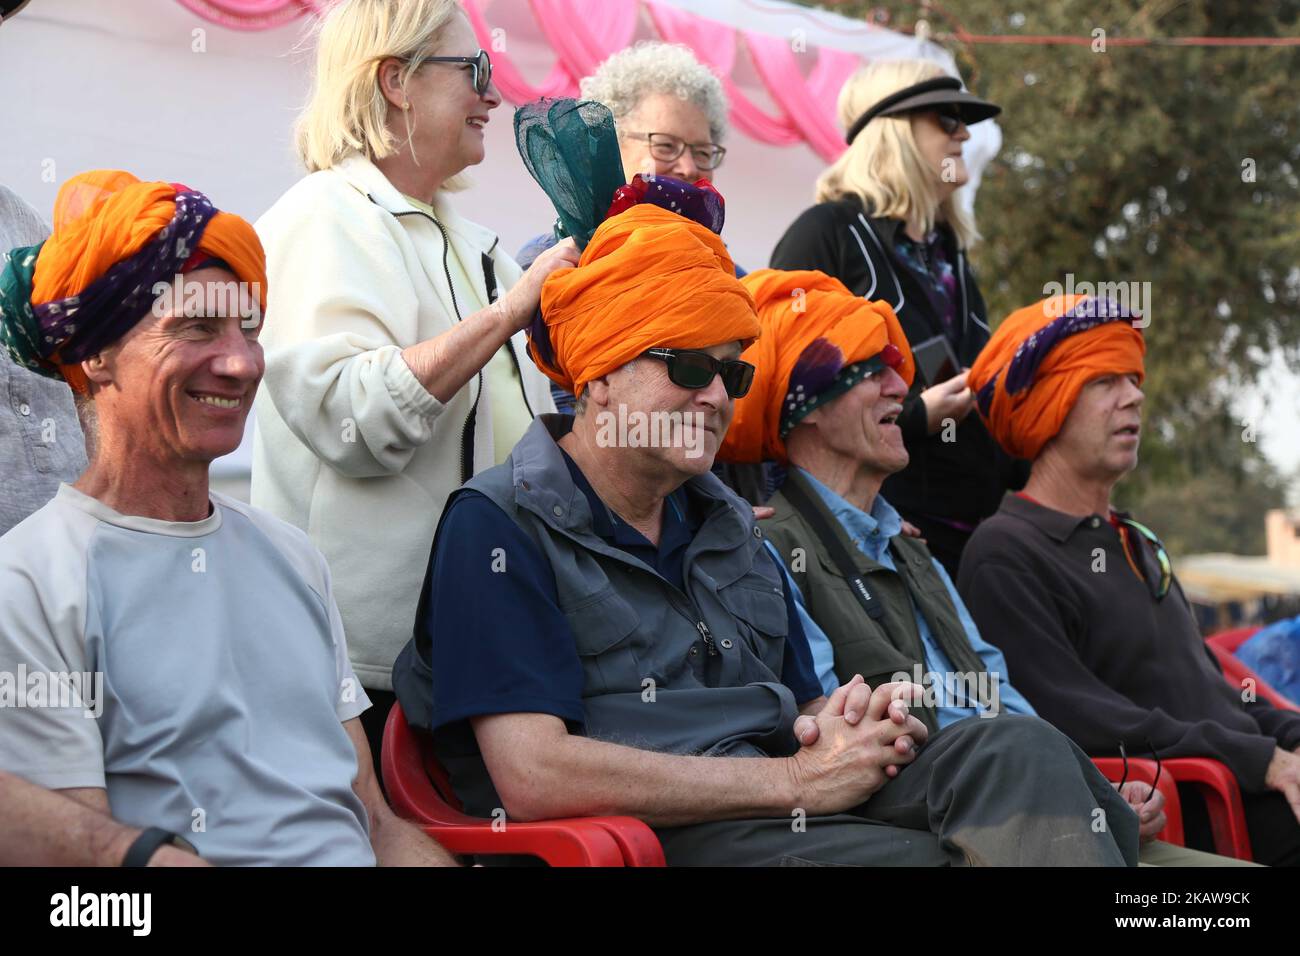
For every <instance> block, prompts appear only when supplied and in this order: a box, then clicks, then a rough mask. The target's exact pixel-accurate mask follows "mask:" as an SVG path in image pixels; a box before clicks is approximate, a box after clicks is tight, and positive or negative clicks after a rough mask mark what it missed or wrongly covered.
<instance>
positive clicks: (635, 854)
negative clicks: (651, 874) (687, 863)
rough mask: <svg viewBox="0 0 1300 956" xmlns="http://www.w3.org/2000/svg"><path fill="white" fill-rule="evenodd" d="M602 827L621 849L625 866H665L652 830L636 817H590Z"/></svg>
mask: <svg viewBox="0 0 1300 956" xmlns="http://www.w3.org/2000/svg"><path fill="white" fill-rule="evenodd" d="M588 819H590V820H591V822H592V823H595V824H598V825H600V826H602V827H604V828H605V829H606V830H607V831H608V832H609V835H610V836H612V837H613V838H614V841H615V842H616V843H617V844H618V845H619V847H620V848H621V849H622V851H623V861H624V865H625V866H667V863H666V862H665V861H664V848H663V846H662V845H661V844H660V843H659V837H657V836H655V832H654V830H651V829H650V827H649V826H647V825H646V824H645V823H643V822H642V821H641V820H638V819H636V817H590V818H588Z"/></svg>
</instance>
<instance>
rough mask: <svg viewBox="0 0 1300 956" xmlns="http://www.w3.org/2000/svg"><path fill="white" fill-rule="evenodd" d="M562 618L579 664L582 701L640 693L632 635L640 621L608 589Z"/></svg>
mask: <svg viewBox="0 0 1300 956" xmlns="http://www.w3.org/2000/svg"><path fill="white" fill-rule="evenodd" d="M564 616H565V617H566V618H567V619H568V621H569V627H570V628H571V629H572V630H573V642H574V646H575V648H576V649H577V652H578V657H579V659H580V660H581V661H582V671H583V688H582V695H583V696H584V697H599V696H601V695H603V694H617V693H626V692H632V691H635V692H637V693H640V691H641V678H642V676H643V675H642V673H641V666H640V663H639V661H638V658H637V654H636V652H635V648H634V647H633V644H634V643H635V641H634V640H633V634H634V633H635V632H636V629H637V627H638V626H639V625H640V623H641V618H640V616H639V615H638V614H637V612H636V608H634V607H632V605H631V604H629V603H628V602H627V601H625V600H624V599H623V598H621V597H619V596H618V594H616V593H615V592H614V590H613V589H612V588H606V589H605V590H604V591H602V592H600V593H599V594H597V595H596V596H595V597H594V598H592V599H591V600H590V601H586V602H584V603H582V604H579V605H576V606H574V607H571V608H568V609H566V610H565V612H564Z"/></svg>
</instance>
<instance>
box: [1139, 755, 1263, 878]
mask: <svg viewBox="0 0 1300 956" xmlns="http://www.w3.org/2000/svg"><path fill="white" fill-rule="evenodd" d="M1129 762H1130V763H1132V761H1129ZM1162 764H1163V766H1164V768H1165V770H1166V771H1168V772H1169V774H1170V776H1172V777H1173V778H1174V779H1175V780H1176V781H1178V782H1179V783H1190V784H1194V785H1195V786H1196V789H1197V790H1198V791H1200V794H1201V797H1202V798H1203V799H1204V800H1205V807H1206V809H1207V810H1208V811H1209V815H1210V832H1211V833H1212V834H1213V835H1214V852H1215V853H1218V854H1219V855H1220V856H1234V857H1236V858H1237V859H1239V860H1253V859H1254V856H1252V854H1251V851H1250V833H1249V832H1248V831H1247V829H1246V809H1245V807H1243V806H1242V803H1241V787H1239V786H1238V785H1237V778H1236V776H1235V775H1234V774H1233V772H1232V771H1231V770H1229V769H1228V768H1227V767H1225V766H1224V765H1223V764H1222V763H1220V762H1219V761H1217V760H1211V759H1209V758H1207V757H1170V758H1169V759H1168V760H1165V761H1162Z"/></svg>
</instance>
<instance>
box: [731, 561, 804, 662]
mask: <svg viewBox="0 0 1300 956" xmlns="http://www.w3.org/2000/svg"><path fill="white" fill-rule="evenodd" d="M718 600H719V601H721V602H722V605H723V607H725V608H726V609H727V610H728V611H729V612H730V613H731V616H732V617H733V618H735V621H736V627H737V630H738V631H739V632H740V634H741V636H742V637H743V638H744V639H745V641H746V642H747V643H748V644H749V646H750V649H751V650H753V652H754V655H755V656H756V657H757V658H758V659H759V660H761V661H762V662H763V664H764V665H766V668H767V670H769V671H771V672H772V674H775V675H777V676H780V674H781V663H782V661H783V660H784V658H785V637H786V634H788V633H789V630H790V620H789V615H787V614H786V609H785V596H784V595H783V594H782V593H781V592H780V590H779V589H777V587H776V586H775V585H774V584H767V583H765V581H764V579H762V578H754V579H753V581H752V583H751V581H750V580H745V581H744V582H743V583H737V584H733V585H731V586H730V587H726V588H722V589H721V590H720V591H718ZM742 676H743V678H744V679H745V680H749V681H752V680H770V679H771V678H770V677H769V676H768V675H766V674H761V673H758V672H756V671H755V672H754V673H749V674H745V673H743V672H742Z"/></svg>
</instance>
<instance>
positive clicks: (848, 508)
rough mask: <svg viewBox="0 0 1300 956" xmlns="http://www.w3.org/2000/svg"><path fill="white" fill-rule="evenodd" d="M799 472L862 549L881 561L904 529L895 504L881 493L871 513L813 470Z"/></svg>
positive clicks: (800, 470) (870, 556) (801, 469)
mask: <svg viewBox="0 0 1300 956" xmlns="http://www.w3.org/2000/svg"><path fill="white" fill-rule="evenodd" d="M799 473H800V475H801V476H802V477H803V478H804V479H805V481H806V482H807V484H808V486H809V487H810V488H812V489H813V490H814V491H816V492H817V494H818V495H820V496H821V500H822V503H823V504H825V505H826V507H827V508H828V509H829V510H830V513H831V514H832V515H833V516H834V518H835V520H836V521H838V522H839V523H840V526H841V527H843V528H844V530H845V531H847V532H848V535H849V537H850V538H852V539H853V543H854V544H856V545H857V546H858V549H859V550H860V551H862V552H863V553H865V554H866V555H867V557H869V558H871V559H872V560H873V561H880V557H881V555H882V554H883V553H884V552H885V550H886V549H887V548H888V547H889V540H890V539H891V538H893V537H894V536H895V535H897V534H901V533H902V531H903V519H902V518H901V517H900V516H899V514H898V512H897V511H895V510H894V506H893V505H891V504H890V503H889V502H888V501H886V500H885V498H884V496H883V495H880V494H877V495H876V500H875V501H874V502H872V505H871V513H870V514H868V513H867V512H865V511H863V510H862V509H861V508H859V507H857V506H856V505H854V504H851V503H850V502H849V501H847V500H845V498H844V497H843V496H842V495H839V494H837V493H836V492H834V491H832V490H831V489H830V488H828V487H827V486H826V485H824V484H823V483H822V482H821V481H819V480H818V479H817V476H815V475H814V474H813V473H812V472H810V471H807V470H805V469H803V468H800V469H799Z"/></svg>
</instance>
